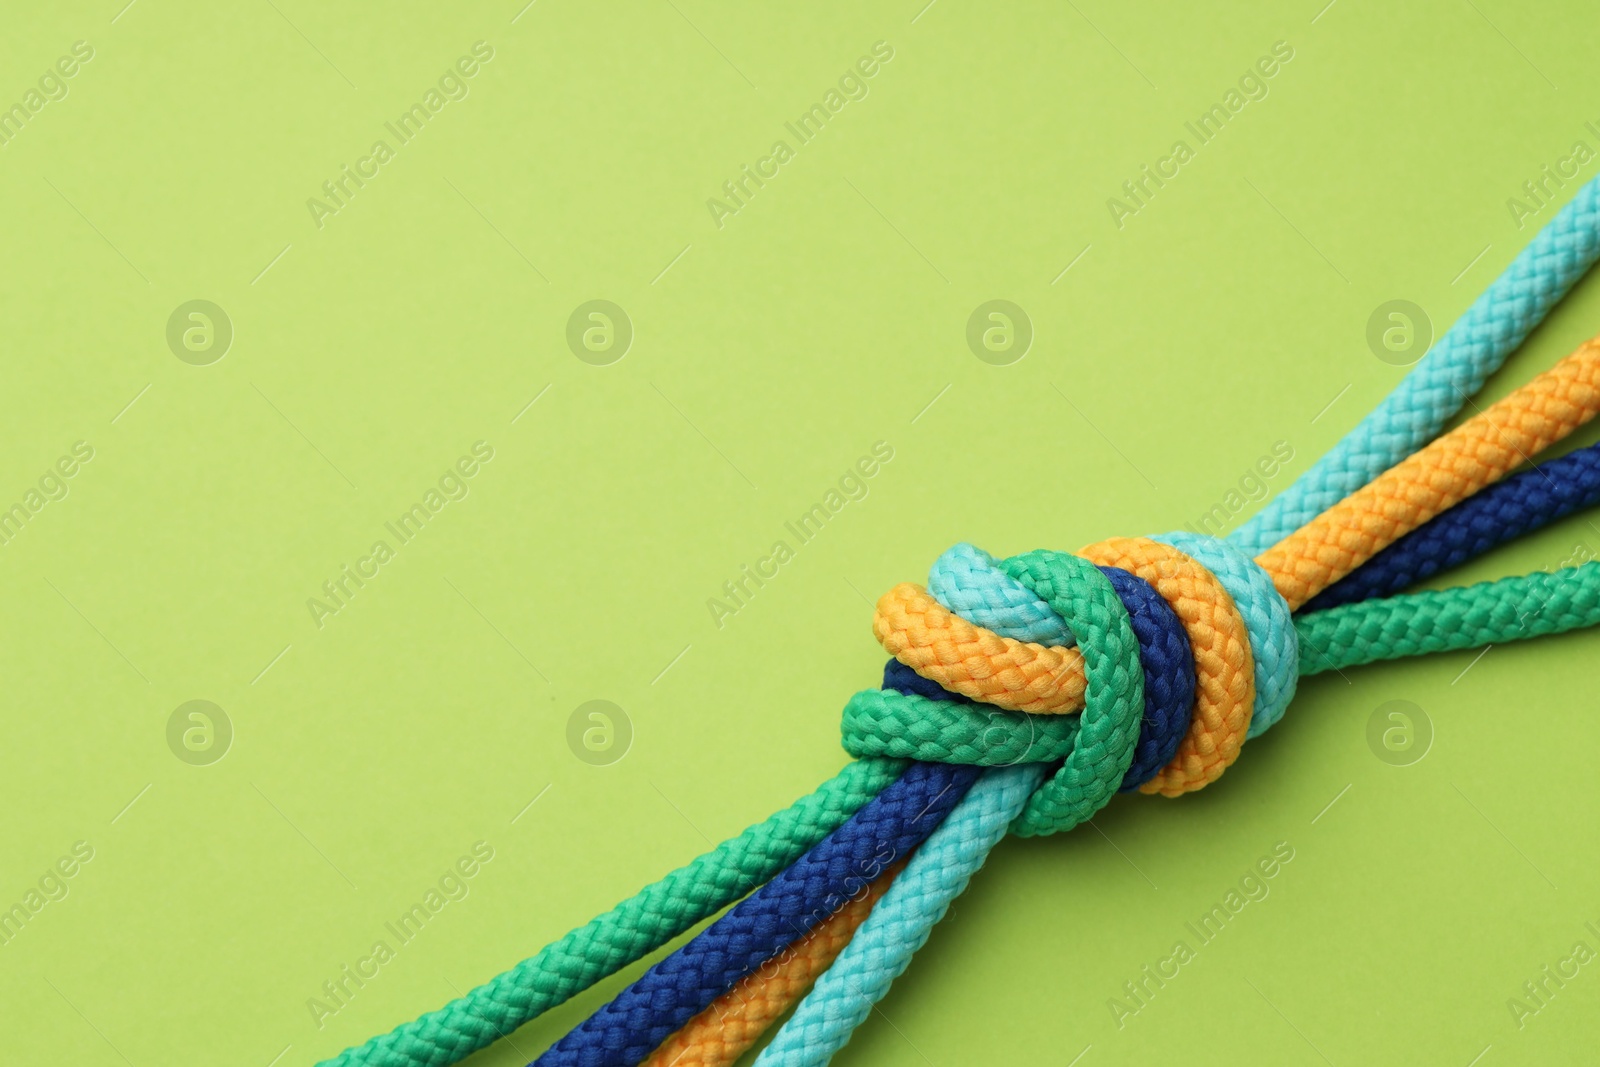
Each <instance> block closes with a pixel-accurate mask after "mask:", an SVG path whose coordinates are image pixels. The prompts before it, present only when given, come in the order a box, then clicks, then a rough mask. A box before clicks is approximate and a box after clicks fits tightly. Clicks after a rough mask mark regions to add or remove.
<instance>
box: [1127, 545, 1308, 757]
mask: <svg viewBox="0 0 1600 1067" xmlns="http://www.w3.org/2000/svg"><path fill="white" fill-rule="evenodd" d="M1151 540H1152V541H1160V542H1162V543H1163V544H1168V545H1171V546H1172V547H1173V548H1175V549H1177V550H1178V551H1179V552H1182V553H1183V554H1184V555H1186V556H1188V557H1190V558H1191V559H1193V560H1194V561H1195V562H1196V563H1198V564H1200V566H1202V567H1204V568H1205V569H1206V570H1208V571H1210V572H1211V573H1212V574H1214V575H1216V576H1217V581H1219V582H1221V583H1222V588H1224V589H1226V590H1227V591H1228V595H1229V596H1230V597H1232V598H1233V604H1234V607H1236V608H1238V609H1239V614H1240V615H1242V616H1244V626H1245V629H1246V630H1247V631H1248V632H1249V634H1250V657H1251V659H1253V660H1254V661H1255V680H1256V700H1255V705H1254V706H1253V707H1252V708H1251V710H1250V729H1249V730H1247V731H1246V732H1245V737H1246V739H1249V738H1252V737H1259V736H1261V734H1263V733H1264V732H1266V730H1267V728H1268V727H1270V726H1271V725H1272V724H1273V723H1275V722H1277V721H1278V720H1279V719H1281V718H1283V713H1284V710H1285V709H1286V708H1288V706H1289V701H1291V700H1293V699H1294V691H1295V687H1296V686H1297V685H1299V683H1300V639H1299V638H1298V637H1297V636H1296V635H1295V630H1294V621H1293V620H1292V619H1291V618H1290V617H1289V604H1288V602H1287V601H1285V600H1284V599H1283V596H1282V594H1280V593H1279V592H1278V589H1277V587H1276V586H1274V585H1273V584H1272V579H1271V578H1269V577H1267V572H1266V571H1264V570H1262V569H1261V567H1260V565H1259V564H1257V563H1256V561H1255V560H1253V559H1251V558H1250V557H1249V556H1247V555H1245V554H1244V553H1243V552H1241V551H1239V550H1238V549H1237V548H1235V547H1233V546H1232V545H1230V544H1228V543H1227V542H1226V541H1218V540H1217V539H1216V538H1214V537H1206V536H1205V535H1203V534H1193V533H1185V532H1183V531H1181V530H1180V531H1178V532H1176V533H1169V534H1161V535H1160V536H1157V537H1152V538H1151Z"/></svg>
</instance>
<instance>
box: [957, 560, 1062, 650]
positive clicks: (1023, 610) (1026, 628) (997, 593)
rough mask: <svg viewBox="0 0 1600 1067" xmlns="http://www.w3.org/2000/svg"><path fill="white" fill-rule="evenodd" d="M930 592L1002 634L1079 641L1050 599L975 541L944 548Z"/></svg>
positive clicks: (977, 623) (964, 615)
mask: <svg viewBox="0 0 1600 1067" xmlns="http://www.w3.org/2000/svg"><path fill="white" fill-rule="evenodd" d="M928 592H930V593H932V594H933V598H934V599H935V600H937V601H938V602H939V603H940V604H942V605H943V606H944V607H945V608H946V610H949V611H953V612H955V613H956V614H957V615H959V616H961V617H962V618H963V619H966V620H967V621H968V622H970V623H972V624H973V625H975V626H984V627H987V628H988V629H990V630H993V631H994V632H995V633H997V634H999V635H1000V636H1001V637H1009V638H1012V639H1013V640H1016V641H1033V642H1035V643H1037V644H1041V645H1060V646H1064V647H1069V648H1070V647H1072V646H1074V645H1076V644H1077V643H1078V642H1077V639H1076V638H1074V637H1073V636H1072V631H1070V630H1068V629H1067V624H1066V623H1065V622H1063V621H1062V619H1061V616H1060V615H1057V614H1056V613H1055V612H1054V611H1053V610H1051V608H1050V605H1049V604H1046V603H1045V602H1044V601H1043V600H1040V599H1039V596H1038V594H1036V593H1035V592H1034V591H1033V590H1032V589H1029V588H1028V587H1027V586H1025V585H1023V584H1022V583H1021V582H1019V581H1017V580H1016V579H1015V578H1013V577H1011V575H1009V574H1007V573H1006V572H1005V571H1003V570H1001V569H1000V562H999V560H997V559H995V558H994V557H993V556H991V555H989V553H987V552H985V551H984V550H983V549H981V548H979V547H978V546H976V545H969V544H967V543H965V542H962V543H961V544H959V545H954V546H952V547H950V548H947V549H945V551H944V554H943V555H941V556H940V557H939V558H938V559H936V560H934V561H933V569H932V570H930V571H929V572H928Z"/></svg>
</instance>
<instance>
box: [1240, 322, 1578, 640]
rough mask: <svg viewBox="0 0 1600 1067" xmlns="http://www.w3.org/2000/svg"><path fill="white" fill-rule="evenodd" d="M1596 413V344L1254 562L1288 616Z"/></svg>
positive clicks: (1477, 417)
mask: <svg viewBox="0 0 1600 1067" xmlns="http://www.w3.org/2000/svg"><path fill="white" fill-rule="evenodd" d="M1596 414H1600V340H1591V341H1588V342H1586V343H1585V344H1583V345H1582V346H1580V347H1579V348H1578V350H1577V351H1576V352H1573V353H1572V354H1571V355H1570V356H1567V357H1566V358H1565V359H1563V360H1562V361H1561V362H1559V363H1557V364H1556V365H1555V366H1554V367H1551V368H1550V369H1549V370H1547V371H1545V372H1544V373H1543V374H1541V375H1539V376H1538V377H1537V378H1535V379H1533V380H1532V381H1530V382H1529V383H1528V384H1526V385H1524V386H1522V387H1521V388H1520V389H1518V390H1517V391H1516V392H1514V393H1512V394H1511V395H1509V396H1507V397H1506V398H1505V399H1503V400H1501V401H1500V402H1499V403H1497V404H1494V405H1492V406H1491V407H1489V408H1488V409H1487V410H1485V411H1482V412H1480V413H1479V414H1478V415H1476V416H1474V417H1473V418H1471V419H1469V420H1467V421H1466V422H1464V423H1462V424H1461V425H1460V426H1458V427H1456V428H1455V429H1454V430H1452V431H1451V432H1450V433H1448V434H1446V435H1445V436H1443V437H1441V438H1439V439H1438V440H1437V441H1435V442H1433V443H1432V444H1431V445H1429V446H1428V447H1427V448H1424V449H1423V450H1422V451H1420V452H1418V453H1416V454H1415V455H1412V456H1409V457H1407V458H1406V459H1404V460H1401V461H1400V462H1399V463H1398V464H1396V465H1395V466H1394V467H1393V468H1392V469H1390V470H1389V471H1388V472H1386V473H1385V474H1384V475H1383V476H1382V477H1381V478H1379V479H1377V480H1376V481H1374V482H1372V483H1370V484H1368V485H1366V486H1363V487H1362V488H1360V489H1358V490H1356V491H1355V492H1354V493H1351V494H1350V495H1349V496H1348V497H1346V498H1345V499H1343V500H1341V501H1340V502H1339V503H1337V504H1335V505H1333V506H1332V507H1330V508H1328V510H1327V511H1325V512H1323V513H1322V514H1321V515H1318V516H1317V517H1316V518H1314V519H1312V520H1311V521H1310V522H1308V523H1306V524H1305V525H1304V526H1302V527H1301V528H1300V529H1298V530H1296V531H1295V532H1294V533H1292V534H1290V535H1289V536H1288V537H1286V538H1284V539H1283V540H1282V541H1280V542H1279V543H1278V544H1276V545H1274V546H1273V547H1272V548H1269V549H1267V550H1266V551H1265V552H1263V553H1261V555H1260V556H1258V557H1257V562H1259V563H1260V564H1261V566H1262V567H1263V568H1264V569H1265V570H1266V571H1267V573H1268V574H1271V575H1272V579H1273V582H1274V583H1275V584H1276V585H1277V587H1278V592H1280V593H1282V594H1283V598H1284V599H1285V600H1287V601H1288V602H1289V606H1290V607H1291V608H1299V607H1300V606H1301V605H1302V604H1304V603H1305V602H1306V601H1308V600H1310V599H1311V598H1312V597H1313V596H1315V595H1316V594H1317V593H1319V592H1321V591H1322V590H1323V589H1326V588H1327V587H1328V586H1330V585H1332V584H1333V583H1334V582H1336V581H1338V580H1339V579H1340V578H1343V577H1344V576H1345V575H1346V574H1349V573H1350V572H1351V571H1353V570H1355V569H1356V567H1358V566H1360V565H1361V564H1362V563H1365V562H1366V561H1367V560H1368V559H1371V558H1372V556H1373V555H1374V554H1375V553H1376V552H1377V551H1378V550H1379V549H1381V548H1383V547H1385V546H1386V545H1388V544H1390V543H1391V542H1393V541H1395V540H1396V539H1397V538H1399V537H1401V536H1402V535H1404V534H1407V533H1410V532H1411V531H1412V530H1414V529H1416V528H1417V527H1418V526H1421V525H1422V524H1423V523H1424V522H1427V521H1428V520H1429V519H1431V518H1433V517H1434V516H1435V515H1438V514H1439V513H1440V512H1442V511H1444V510H1445V509H1446V508H1449V507H1452V506H1454V505H1455V504H1457V503H1459V502H1461V501H1462V500H1464V499H1466V498H1467V497H1469V496H1471V495H1472V494H1473V493H1475V492H1477V491H1478V490H1479V489H1481V488H1483V487H1484V486H1486V485H1489V484H1490V483H1492V482H1495V481H1498V480H1499V479H1500V478H1503V477H1504V476H1505V475H1506V474H1508V473H1510V472H1511V471H1512V470H1514V469H1515V468H1516V467H1517V465H1518V464H1520V463H1522V462H1524V461H1526V460H1527V459H1529V458H1530V457H1532V456H1534V455H1536V454H1538V453H1539V452H1542V451H1544V450H1545V449H1546V448H1549V447H1550V446H1551V445H1552V444H1554V443H1555V442H1557V441H1559V440H1561V439H1562V438H1563V437H1565V436H1567V435H1568V434H1569V433H1571V432H1572V431H1573V430H1575V429H1577V428H1578V427H1579V426H1582V425H1583V424H1584V423H1586V422H1588V421H1589V420H1590V419H1592V418H1594V417H1595V415H1596Z"/></svg>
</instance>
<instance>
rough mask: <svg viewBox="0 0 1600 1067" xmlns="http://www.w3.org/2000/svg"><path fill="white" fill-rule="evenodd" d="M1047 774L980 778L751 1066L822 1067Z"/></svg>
mask: <svg viewBox="0 0 1600 1067" xmlns="http://www.w3.org/2000/svg"><path fill="white" fill-rule="evenodd" d="M1080 636H1081V635H1080ZM1044 773H1045V770H1044V768H1042V767H1033V766H1029V767H1007V768H1003V769H1001V770H995V771H987V772H985V773H984V776H983V779H982V780H981V781H980V782H978V784H977V785H975V786H973V787H972V790H971V791H970V792H969V793H968V794H967V798H966V800H964V801H963V802H962V803H961V804H960V805H959V806H958V807H957V808H956V810H955V811H954V812H953V813H952V814H951V815H950V817H949V818H948V819H946V820H945V822H944V825H942V826H940V827H939V829H937V830H935V831H934V832H933V834H932V836H930V837H929V838H928V840H927V841H926V842H925V843H924V844H923V846H922V847H921V848H920V849H918V850H917V854H916V855H915V856H913V857H912V859H911V863H910V864H909V865H908V866H907V867H906V869H905V871H904V872H903V873H902V874H901V875H900V877H899V878H897V879H895V883H894V885H892V886H890V887H889V892H888V893H887V894H885V896H884V898H883V900H882V901H880V902H879V904H878V906H877V907H876V908H874V909H873V911H872V914H871V916H869V917H868V918H867V921H866V922H865V923H863V924H862V925H861V929H859V930H857V931H856V936H855V937H854V938H852V939H851V941H850V943H849V944H848V945H846V946H845V949H844V951H843V952H841V953H840V954H839V958H838V959H837V960H836V961H834V964H833V966H832V967H830V968H828V970H827V971H825V972H824V973H823V974H822V976H821V977H820V978H818V979H817V984H816V986H815V988H813V989H812V991H811V994H810V995H809V996H808V997H806V999H805V1000H803V1001H801V1002H800V1006H799V1007H798V1008H796V1009H795V1013H794V1015H793V1016H791V1017H790V1019H789V1021H788V1022H787V1023H785V1024H784V1026H783V1029H781V1030H779V1031H778V1034H777V1036H776V1037H774V1038H773V1039H772V1043H771V1044H769V1045H768V1046H767V1047H766V1048H765V1049H763V1050H762V1052H761V1055H760V1056H759V1057H757V1059H756V1067H813V1065H817V1064H823V1063H827V1062H828V1060H829V1059H831V1058H832V1057H833V1055H834V1053H836V1052H838V1051H839V1050H840V1049H841V1048H843V1047H844V1046H845V1043H846V1042H848V1041H849V1040H850V1035H851V1033H852V1032H853V1031H854V1030H855V1028H856V1027H857V1026H859V1025H860V1024H861V1021H862V1020H863V1019H865V1018H866V1017H867V1014H868V1013H869V1012H870V1011H871V1010H872V1006H873V1005H874V1004H876V1003H877V1002H878V1001H880V1000H882V999H883V996H884V994H886V993H887V992H888V991H889V986H890V985H891V984H892V983H893V982H894V980H895V979H896V978H898V977H899V976H900V975H901V974H902V973H903V972H904V971H905V969H906V967H907V966H909V965H910V963H911V957H912V956H913V955H914V954H915V953H916V951H917V949H919V948H921V947H922V945H923V943H924V942H926V941H927V940H928V935H929V933H930V932H931V931H932V930H933V927H934V924H935V923H937V922H938V921H939V920H940V919H941V918H943V917H944V913H945V912H946V911H947V910H948V909H949V907H950V902H951V901H952V900H954V899H955V898H956V897H958V896H960V895H961V892H962V891H963V890H964V889H966V887H967V883H968V882H969V881H970V880H971V878H972V876H973V875H974V874H975V873H977V871H978V870H979V869H980V868H981V867H982V866H983V862H984V859H985V858H986V857H987V856H988V854H989V851H990V849H992V848H994V846H995V844H996V843H998V842H999V841H1000V839H1001V838H1003V837H1004V836H1005V834H1006V826H1007V825H1008V824H1014V823H1015V822H1016V820H1018V819H1020V818H1021V815H1020V814H1019V812H1020V811H1021V810H1022V809H1023V807H1024V805H1025V804H1026V803H1027V802H1028V798H1029V796H1030V795H1032V794H1033V793H1034V790H1035V789H1036V788H1037V787H1038V785H1039V782H1040V779H1041V778H1042V777H1043V776H1044Z"/></svg>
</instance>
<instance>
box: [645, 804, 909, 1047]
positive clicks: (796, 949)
mask: <svg viewBox="0 0 1600 1067" xmlns="http://www.w3.org/2000/svg"><path fill="white" fill-rule="evenodd" d="M935 832H936V833H937V831H935ZM927 847H928V846H927V845H923V847H922V848H921V849H919V850H918V852H919V853H920V852H922V851H925V850H926V849H927ZM905 865H906V861H905V860H901V861H899V862H898V863H895V864H893V865H892V866H891V867H890V868H889V869H888V870H887V871H886V872H884V873H883V874H882V875H879V876H878V878H877V880H875V881H873V882H872V883H870V884H869V885H868V886H867V888H866V891H865V892H863V893H861V894H859V895H857V896H856V897H854V898H852V899H851V900H850V901H849V903H847V904H845V906H844V907H842V908H840V909H839V910H838V911H836V912H834V913H833V915H832V916H831V917H830V918H829V919H828V921H827V922H825V923H823V924H822V925H820V926H818V927H817V928H816V929H814V930H812V931H811V932H810V933H809V934H807V935H806V936H805V937H803V938H801V939H800V940H799V941H796V942H795V943H794V944H793V945H791V946H790V947H789V948H788V949H785V950H784V951H783V952H781V953H779V954H778V955H777V956H775V957H773V958H772V959H770V960H768V961H767V962H766V963H764V964H762V966H761V969H760V970H758V971H756V972H755V973H754V974H751V975H749V976H747V977H746V978H744V979H743V980H742V981H740V983H739V984H738V985H736V986H734V987H733V988H732V989H731V990H729V991H728V992H726V993H724V994H723V995H722V996H720V997H718V998H717V1000H716V1002H715V1003H713V1004H712V1005H711V1006H710V1007H709V1008H707V1009H706V1010H705V1011H703V1012H701V1013H700V1014H699V1015H696V1016H695V1017H694V1018H693V1019H691V1020H690V1021H689V1024H688V1025H687V1026H685V1027H684V1028H683V1029H682V1030H679V1031H678V1032H677V1033H676V1034H673V1035H672V1037H671V1038H669V1039H668V1040H667V1041H666V1042H664V1043H663V1044H662V1045H661V1047H660V1048H658V1049H656V1050H655V1052H653V1053H651V1054H650V1058H649V1059H647V1060H645V1061H644V1063H645V1067H726V1065H727V1064H731V1063H733V1062H734V1061H735V1060H737V1059H738V1058H739V1057H740V1056H742V1055H743V1054H744V1053H745V1051H746V1050H747V1049H749V1048H750V1046H752V1045H754V1044H755V1043H756V1042H757V1041H759V1040H760V1039H761V1035H762V1034H764V1033H766V1031H767V1027H769V1026H771V1025H772V1024H773V1023H774V1022H776V1021H777V1020H778V1019H779V1018H780V1017H781V1016H782V1015H783V1013H784V1012H786V1011H788V1010H789V1008H790V1007H792V1006H793V1005H794V1002H795V1001H797V1000H799V999H800V998H801V996H803V995H804V994H805V992H806V990H807V989H809V988H810V987H811V983H812V982H813V981H815V980H816V977H817V975H819V974H821V973H822V972H823V971H825V970H827V969H828V967H829V965H831V964H832V963H833V961H834V959H835V958H836V957H837V956H838V955H839V952H840V951H841V950H842V949H843V948H844V946H845V945H848V944H849V943H850V939H851V938H852V937H854V936H855V933H856V930H857V929H858V928H860V926H861V924H862V923H863V922H865V921H866V918H867V916H868V915H870V914H871V913H872V906H873V905H874V904H876V903H877V902H878V900H879V898H881V897H882V896H883V894H884V892H885V891H886V890H887V889H888V888H889V886H890V885H891V884H892V883H893V882H894V880H895V877H896V876H897V875H898V874H899V873H900V872H901V871H902V870H904V869H905Z"/></svg>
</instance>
